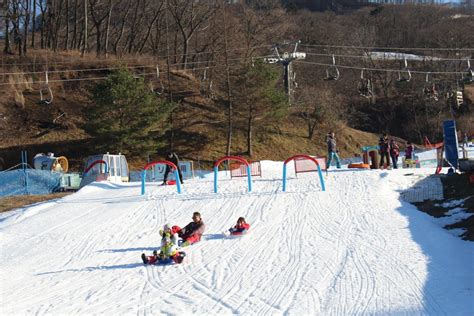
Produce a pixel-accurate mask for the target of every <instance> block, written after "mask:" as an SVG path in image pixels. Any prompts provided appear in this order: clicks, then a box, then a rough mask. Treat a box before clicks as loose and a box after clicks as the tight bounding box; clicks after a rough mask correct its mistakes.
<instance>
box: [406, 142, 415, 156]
mask: <svg viewBox="0 0 474 316" xmlns="http://www.w3.org/2000/svg"><path fill="white" fill-rule="evenodd" d="M414 152H415V146H413V144H412V143H411V142H408V143H407V148H406V149H405V160H412V159H413V153H414Z"/></svg>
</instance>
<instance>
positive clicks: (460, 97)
mask: <svg viewBox="0 0 474 316" xmlns="http://www.w3.org/2000/svg"><path fill="white" fill-rule="evenodd" d="M463 103H464V96H463V92H462V90H460V89H458V90H457V91H456V105H457V107H458V108H460V107H461V105H462V104H463Z"/></svg>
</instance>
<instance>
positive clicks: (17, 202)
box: [0, 192, 71, 213]
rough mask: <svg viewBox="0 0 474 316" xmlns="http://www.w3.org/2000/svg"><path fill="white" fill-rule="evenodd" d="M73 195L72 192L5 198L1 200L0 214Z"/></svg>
mask: <svg viewBox="0 0 474 316" xmlns="http://www.w3.org/2000/svg"><path fill="white" fill-rule="evenodd" d="M69 194H71V192H64V193H53V194H44V195H16V196H9V197H5V198H0V213H1V212H6V211H11V210H13V209H15V208H20V207H24V206H28V205H31V204H34V203H38V202H43V201H48V200H53V199H60V198H62V197H64V196H66V195H69Z"/></svg>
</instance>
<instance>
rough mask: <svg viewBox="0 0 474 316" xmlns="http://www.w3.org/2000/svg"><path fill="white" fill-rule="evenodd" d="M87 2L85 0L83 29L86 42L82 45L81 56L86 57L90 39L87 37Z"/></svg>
mask: <svg viewBox="0 0 474 316" xmlns="http://www.w3.org/2000/svg"><path fill="white" fill-rule="evenodd" d="M87 27H88V25H87V0H84V28H83V33H84V42H83V43H82V53H81V56H82V57H84V55H85V53H86V51H87V41H88V40H89V37H88V35H87Z"/></svg>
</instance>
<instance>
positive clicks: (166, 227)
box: [163, 224, 171, 232]
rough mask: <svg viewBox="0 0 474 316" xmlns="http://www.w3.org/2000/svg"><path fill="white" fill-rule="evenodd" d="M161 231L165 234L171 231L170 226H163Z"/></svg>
mask: <svg viewBox="0 0 474 316" xmlns="http://www.w3.org/2000/svg"><path fill="white" fill-rule="evenodd" d="M163 230H164V231H165V232H166V231H170V230H171V225H170V224H165V225H164V226H163Z"/></svg>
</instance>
